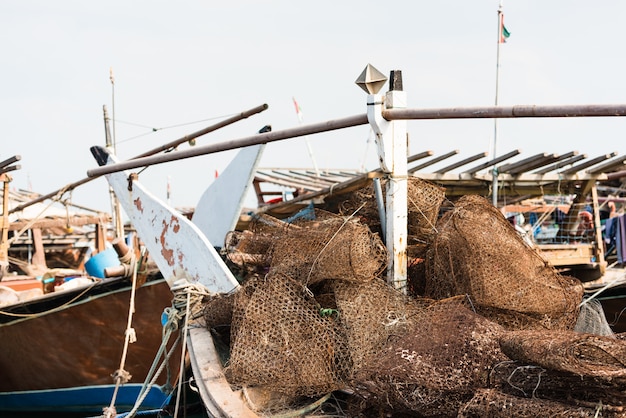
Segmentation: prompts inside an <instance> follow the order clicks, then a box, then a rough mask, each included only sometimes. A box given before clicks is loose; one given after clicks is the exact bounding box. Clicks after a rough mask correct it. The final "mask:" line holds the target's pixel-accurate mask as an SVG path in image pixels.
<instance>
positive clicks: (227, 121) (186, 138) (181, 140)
mask: <svg viewBox="0 0 626 418" xmlns="http://www.w3.org/2000/svg"><path fill="white" fill-rule="evenodd" d="M267 108H268V105H267V104H266V103H264V104H262V105H260V106H257V107H254V108H252V109H249V110H245V111H243V112H241V113H238V114H236V115H234V116H231V117H230V118H226V119H224V120H222V121H220V122H218V123H214V124H213V125H210V126H207V127H206V128H204V129H201V130H199V131H196V132H194V133H191V134H189V135H185V136H184V137H182V138H179V139H176V140H174V141H171V142H169V143H167V144H165V145H162V146H160V147H158V148H154V149H152V150H150V151H147V152H144V153H143V154H140V155H138V156H136V157H134V158H142V157H146V156H148V155H154V154H156V153H159V152H161V151H165V150H167V149H170V148H173V147H176V146H178V145H180V144H182V143H184V142H187V141H190V140H192V139H195V138H198V137H200V136H202V135H205V134H207V133H209V132H213V131H215V130H217V129H219V128H223V127H225V126H227V125H230V124H232V123H235V122H237V121H240V120H242V119H246V118H247V117H248V116H252V115H254V114H256V113H260V112H262V111H264V110H266V109H267ZM16 157H18V156H16ZM97 177H99V176H88V177H85V178H83V179H80V180H78V181H75V182H74V183H70V184H68V185H66V186H64V187H62V188H60V189H57V190H55V191H53V192H50V193H48V194H45V195H42V196H39V197H38V198H36V199H33V200H31V201H29V202H26V203H24V204H22V205H19V206H16V207H14V208H13V209H11V210H10V211H9V213H13V212H19V211H20V210H22V209H25V208H27V207H29V206H32V205H34V204H35V203H39V202H43V201H44V200H46V199H50V198H52V197H54V196H56V195H57V194H58V193H59V192H63V193H65V192H69V191H70V190H74V189H75V188H77V187H78V186H82V185H83V184H85V183H89V182H90V181H91V180H93V179H95V178H97Z"/></svg>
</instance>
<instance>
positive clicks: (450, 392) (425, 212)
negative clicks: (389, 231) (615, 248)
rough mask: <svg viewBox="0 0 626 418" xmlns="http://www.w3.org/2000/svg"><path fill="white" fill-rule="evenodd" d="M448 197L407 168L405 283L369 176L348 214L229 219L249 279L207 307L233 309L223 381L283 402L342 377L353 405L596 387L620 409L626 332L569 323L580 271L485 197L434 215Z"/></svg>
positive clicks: (551, 406) (510, 403) (545, 409)
mask: <svg viewBox="0 0 626 418" xmlns="http://www.w3.org/2000/svg"><path fill="white" fill-rule="evenodd" d="M335 199H337V198H336V197H335ZM444 202H445V203H446V204H447V205H450V204H451V202H448V201H445V196H444V193H443V189H441V188H439V187H438V186H436V185H433V184H431V183H429V182H426V181H422V180H419V179H410V181H409V199H408V205H409V208H408V209H409V215H408V216H409V217H408V219H409V225H408V231H409V236H408V244H409V246H408V248H407V259H408V264H407V271H408V282H409V285H408V295H407V294H403V293H400V292H399V291H397V290H395V289H393V288H392V287H391V286H389V285H388V284H387V283H386V281H385V278H384V277H383V275H384V270H385V267H386V263H387V251H386V248H385V247H384V246H383V243H382V239H381V238H380V234H379V233H377V232H379V231H380V220H379V217H378V210H377V205H376V202H375V198H374V192H373V188H372V187H371V185H370V186H368V187H367V188H364V189H361V190H359V191H356V192H353V193H352V194H351V195H350V198H349V199H348V200H346V201H344V202H338V201H336V200H335V201H334V203H333V205H335V208H336V210H337V211H338V212H340V214H335V213H331V212H327V211H324V210H320V209H313V208H312V207H309V208H306V209H305V210H304V211H302V212H301V213H299V214H296V215H294V216H292V217H290V218H286V219H283V220H278V219H275V218H272V217H271V216H268V215H260V216H257V217H256V219H255V220H254V221H253V222H252V223H251V225H250V228H249V230H247V231H237V232H232V233H231V234H229V236H228V238H227V240H226V245H225V246H224V250H225V255H226V259H227V260H228V262H229V263H230V264H231V265H232V266H235V267H237V268H238V269H239V270H240V272H241V273H242V274H241V276H242V277H243V279H244V280H242V283H243V284H242V286H241V287H240V288H239V289H238V290H237V291H236V292H235V293H234V294H232V295H224V296H220V295H216V296H215V297H213V296H212V297H209V298H207V299H206V309H205V316H204V317H205V320H206V323H207V326H209V327H220V326H223V325H226V324H228V325H230V335H229V343H230V346H229V349H230V358H229V359H228V362H227V367H226V368H225V373H226V376H227V378H228V379H229V382H230V383H231V384H233V385H236V386H240V387H244V388H245V389H246V390H247V393H249V394H251V393H257V394H258V393H263V394H278V396H277V397H276V398H277V399H281V402H283V403H285V405H287V404H288V403H289V402H290V401H292V400H293V401H294V402H295V400H296V399H297V398H301V397H302V396H305V397H320V396H324V395H326V394H328V393H329V392H332V391H336V390H338V389H342V390H343V391H340V392H335V393H341V394H343V395H344V396H346V397H348V398H349V399H350V404H349V406H350V407H349V408H348V409H346V411H347V410H349V411H350V412H349V414H348V415H349V416H374V415H380V416H383V415H385V414H386V415H388V416H398V414H404V415H402V416H444V417H445V416H451V417H453V416H457V415H459V416H468V417H469V416H494V417H497V416H519V417H521V416H532V417H534V416H594V414H595V412H596V408H595V406H596V405H598V404H600V403H601V404H602V408H601V409H600V410H599V413H600V415H598V416H618V415H616V414H618V413H621V412H620V411H621V409H620V408H622V407H623V406H624V405H626V392H625V390H626V389H623V388H625V387H626V377H625V376H624V370H625V368H624V363H623V361H624V358H625V357H626V355H625V353H626V348H625V347H626V338H624V339H622V338H620V337H621V336H618V338H612V337H598V338H596V337H597V336H592V335H591V334H575V333H573V332H570V331H568V330H571V329H573V327H574V324H576V322H577V317H578V313H579V309H578V305H579V303H580V302H581V299H582V286H581V285H580V283H579V282H578V281H577V280H576V279H572V278H569V277H565V276H561V275H559V274H557V273H556V272H555V271H554V269H552V268H551V267H549V266H547V265H546V263H545V262H544V261H543V260H542V258H541V257H540V256H539V255H538V254H537V253H536V252H535V250H533V249H531V248H529V247H528V246H526V244H525V243H524V242H523V241H522V240H521V238H519V236H518V235H517V233H516V232H515V230H514V229H513V228H512V226H511V225H510V224H509V223H508V221H506V219H505V218H504V217H503V216H502V214H501V213H500V212H499V211H498V210H496V209H495V208H493V207H492V206H491V204H490V203H489V202H487V201H486V200H485V199H483V198H478V197H472V196H468V197H465V198H462V199H460V200H459V201H457V202H455V203H454V205H452V206H451V207H450V210H449V211H447V212H446V213H445V214H444V215H443V216H441V217H439V213H440V210H441V206H442V204H443V203H444ZM587 316H589V315H587ZM600 316H601V315H600ZM600 316H598V317H600ZM589 317H590V318H591V316H589ZM589 321H591V322H593V321H594V320H593V319H590V320H589ZM580 322H581V321H579V324H580ZM583 322H588V321H587V320H585V321H583ZM589 325H593V324H589ZM584 328H585V329H594V328H593V327H589V326H587V325H585V327H584ZM522 330H531V331H522ZM533 330H534V331H533ZM348 393H349V394H350V395H347V394H348ZM270 397H271V396H270ZM300 400H301V399H300ZM557 401H558V402H557ZM344 412H345V411H344ZM611 414H613V415H611Z"/></svg>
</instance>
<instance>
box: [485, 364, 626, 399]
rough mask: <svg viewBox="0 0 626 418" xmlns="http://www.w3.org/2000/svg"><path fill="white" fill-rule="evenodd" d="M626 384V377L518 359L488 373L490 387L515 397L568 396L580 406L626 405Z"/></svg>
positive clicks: (553, 397) (558, 397)
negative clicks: (596, 374)
mask: <svg viewBox="0 0 626 418" xmlns="http://www.w3.org/2000/svg"><path fill="white" fill-rule="evenodd" d="M625 384H626V381H625V380H624V379H604V378H599V377H593V376H584V375H583V376H581V375H577V374H572V373H567V372H560V371H556V370H549V369H546V368H543V367H541V366H537V365H532V364H525V363H521V362H519V361H504V362H501V363H498V364H497V365H495V366H494V367H493V370H492V372H491V375H490V376H489V386H490V387H491V388H494V389H497V390H498V391H500V392H503V393H507V394H509V395H513V396H516V397H521V398H533V399H536V398H541V399H549V400H555V401H561V402H562V401H564V400H567V401H568V403H570V404H573V405H579V406H592V405H598V404H602V405H604V406H605V407H606V408H609V407H624V405H626V386H625ZM513 399H515V398H513Z"/></svg>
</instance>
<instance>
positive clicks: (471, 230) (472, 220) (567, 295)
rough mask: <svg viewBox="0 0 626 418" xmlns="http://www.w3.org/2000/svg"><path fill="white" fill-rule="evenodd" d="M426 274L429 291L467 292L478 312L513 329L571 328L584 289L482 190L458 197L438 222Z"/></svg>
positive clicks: (443, 294) (433, 293)
mask: <svg viewBox="0 0 626 418" xmlns="http://www.w3.org/2000/svg"><path fill="white" fill-rule="evenodd" d="M425 279H426V282H425V285H424V289H425V296H427V297H432V298H434V299H441V298H445V297H450V296H454V295H463V294H466V295H469V297H470V298H471V300H472V302H473V303H474V304H475V306H476V309H477V310H478V312H480V313H482V314H484V315H486V316H488V317H489V318H492V319H494V320H495V321H497V322H499V323H500V324H502V325H504V326H505V327H507V328H509V329H518V327H519V326H520V325H521V326H523V327H524V328H541V329H546V328H548V329H572V328H573V327H574V325H575V323H576V318H577V315H578V304H579V303H580V302H581V300H582V294H583V288H582V285H581V284H580V283H579V282H577V281H576V280H575V279H572V278H567V277H563V276H561V275H559V274H558V273H557V272H556V271H555V270H554V269H553V268H552V267H550V266H548V265H547V264H546V262H545V261H544V260H543V259H542V258H541V257H540V256H539V255H538V254H537V253H536V252H535V250H533V249H531V248H530V247H528V246H527V245H526V244H525V243H524V241H523V240H522V238H521V237H520V236H519V235H518V234H517V232H516V231H515V229H514V228H513V226H512V225H511V224H510V223H509V222H508V221H507V220H506V219H505V218H504V216H503V215H502V214H501V213H500V212H499V211H498V210H497V209H496V208H495V207H493V206H492V205H491V204H490V203H489V202H488V201H487V200H486V199H484V198H482V197H480V196H464V197H462V198H460V199H459V200H458V201H457V202H456V204H455V207H454V209H453V210H451V211H448V212H446V213H445V214H444V215H443V216H442V217H441V219H440V220H439V222H438V223H437V234H436V236H435V239H434V241H433V243H432V245H431V246H430V248H429V252H428V257H427V259H426V275H425ZM518 315H519V316H518Z"/></svg>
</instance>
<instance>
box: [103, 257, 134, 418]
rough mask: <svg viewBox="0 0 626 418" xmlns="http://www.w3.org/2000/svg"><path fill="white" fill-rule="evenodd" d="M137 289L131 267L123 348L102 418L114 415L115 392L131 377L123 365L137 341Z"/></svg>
mask: <svg viewBox="0 0 626 418" xmlns="http://www.w3.org/2000/svg"><path fill="white" fill-rule="evenodd" d="M136 290H137V270H136V269H133V282H132V286H131V291H130V304H129V306H128V323H127V325H126V330H125V331H124V349H123V350H122V358H121V359H120V367H119V369H117V370H116V371H115V373H113V379H114V380H115V389H114V391H113V396H112V397H111V403H110V404H109V406H108V408H104V410H103V415H104V418H112V417H114V416H115V415H116V411H115V400H116V399H117V393H118V391H119V388H120V386H121V385H123V384H125V383H127V382H128V381H129V380H130V378H131V377H132V376H131V375H130V373H128V372H127V371H126V370H124V365H125V363H126V356H127V354H128V346H129V345H130V344H132V343H134V342H135V341H137V334H136V333H135V329H134V328H133V327H132V324H133V314H134V313H135V291H136Z"/></svg>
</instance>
